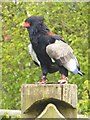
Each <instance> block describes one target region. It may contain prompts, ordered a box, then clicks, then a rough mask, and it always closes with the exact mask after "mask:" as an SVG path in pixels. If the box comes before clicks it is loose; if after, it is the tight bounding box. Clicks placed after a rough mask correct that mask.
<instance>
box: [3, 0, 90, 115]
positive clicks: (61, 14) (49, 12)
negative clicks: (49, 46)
mask: <svg viewBox="0 0 90 120" xmlns="http://www.w3.org/2000/svg"><path fill="white" fill-rule="evenodd" d="M88 9H89V5H88V3H75V2H74V3H72V2H71V3H63V2H39V3H38V2H31V3H30V2H19V3H17V4H15V3H13V2H6V3H2V13H1V14H2V35H3V38H2V41H1V43H2V50H3V57H2V64H3V68H2V108H4V109H20V104H21V103H20V91H21V89H20V88H21V85H22V84H26V83H27V84H29V83H35V82H36V81H37V80H38V79H39V77H40V76H41V74H40V73H41V70H40V68H38V67H36V66H35V65H34V64H33V62H32V60H31V57H30V55H29V53H28V48H27V46H28V44H29V43H30V40H29V36H28V32H27V30H26V29H24V28H21V27H20V25H21V23H22V22H23V21H24V20H25V19H26V18H27V17H28V15H38V16H39V15H42V16H44V18H45V22H46V24H47V26H48V27H49V28H50V30H51V31H53V32H55V33H57V34H59V35H60V36H62V37H63V38H64V39H65V40H66V41H67V42H68V43H69V44H70V46H71V47H72V48H73V50H74V54H75V55H76V57H77V59H78V61H79V63H80V66H81V69H82V71H83V72H85V76H84V77H81V76H79V75H72V74H71V73H69V83H73V84H77V85H78V99H79V101H78V112H79V113H82V114H86V115H87V114H88V113H89V107H88V106H89V104H88V91H89V88H88V53H89V51H90V49H89V48H88ZM48 79H49V81H52V80H53V81H54V80H56V81H57V80H58V79H59V74H58V72H56V73H55V74H53V75H48Z"/></svg>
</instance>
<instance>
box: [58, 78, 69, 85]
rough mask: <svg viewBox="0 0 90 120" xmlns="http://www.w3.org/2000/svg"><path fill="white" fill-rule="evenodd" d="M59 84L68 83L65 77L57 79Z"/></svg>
mask: <svg viewBox="0 0 90 120" xmlns="http://www.w3.org/2000/svg"><path fill="white" fill-rule="evenodd" d="M58 83H59V84H68V81H67V80H66V79H62V80H58Z"/></svg>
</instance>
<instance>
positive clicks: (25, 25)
mask: <svg viewBox="0 0 90 120" xmlns="http://www.w3.org/2000/svg"><path fill="white" fill-rule="evenodd" d="M21 26H22V27H26V28H27V27H30V23H28V22H23V23H22V25H21Z"/></svg>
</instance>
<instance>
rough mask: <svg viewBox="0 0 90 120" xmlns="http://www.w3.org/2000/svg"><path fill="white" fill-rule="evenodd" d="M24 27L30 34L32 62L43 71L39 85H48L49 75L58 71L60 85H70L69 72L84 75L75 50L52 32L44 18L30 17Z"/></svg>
mask: <svg viewBox="0 0 90 120" xmlns="http://www.w3.org/2000/svg"><path fill="white" fill-rule="evenodd" d="M22 26H24V27H25V28H27V31H28V33H29V37H30V44H29V45H28V50H29V53H30V55H31V57H32V60H33V61H34V63H35V64H36V65H37V66H40V68H41V70H42V77H41V78H40V80H39V81H38V83H40V84H46V83H47V74H48V73H54V72H57V71H59V73H60V74H61V78H60V80H58V83H60V84H65V83H66V84H67V83H68V71H70V72H71V73H73V74H79V75H81V76H83V75H84V73H83V72H82V71H81V70H80V65H79V63H78V60H77V58H76V56H75V55H74V52H73V49H72V48H71V47H70V46H69V45H68V43H67V42H66V41H65V40H64V39H63V38H62V37H61V36H59V35H57V34H55V33H53V32H51V31H50V29H49V28H48V27H47V25H46V24H45V22H44V17H43V16H30V17H28V18H26V20H25V21H24V22H23V25H22Z"/></svg>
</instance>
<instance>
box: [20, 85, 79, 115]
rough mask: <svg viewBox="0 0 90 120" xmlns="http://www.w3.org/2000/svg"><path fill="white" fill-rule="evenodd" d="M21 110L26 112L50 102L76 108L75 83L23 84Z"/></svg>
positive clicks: (42, 107)
mask: <svg viewBox="0 0 90 120" xmlns="http://www.w3.org/2000/svg"><path fill="white" fill-rule="evenodd" d="M21 97H22V111H23V113H28V112H30V111H31V110H34V109H35V108H36V109H37V110H38V109H39V107H40V106H41V110H42V109H44V107H45V106H46V105H47V104H49V103H52V104H54V105H56V107H57V108H58V106H59V105H60V104H61V105H63V106H64V107H72V108H73V109H74V108H77V86H76V85H75V84H41V85H40V84H23V85H22V92H21Z"/></svg>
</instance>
